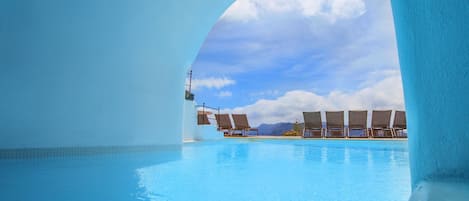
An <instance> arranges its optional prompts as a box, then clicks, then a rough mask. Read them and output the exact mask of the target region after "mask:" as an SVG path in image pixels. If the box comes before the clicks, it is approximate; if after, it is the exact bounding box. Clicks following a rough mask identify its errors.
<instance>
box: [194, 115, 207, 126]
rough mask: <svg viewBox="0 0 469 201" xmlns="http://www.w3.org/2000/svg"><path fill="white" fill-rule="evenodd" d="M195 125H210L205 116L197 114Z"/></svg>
mask: <svg viewBox="0 0 469 201" xmlns="http://www.w3.org/2000/svg"><path fill="white" fill-rule="evenodd" d="M197 125H210V121H209V120H208V116H207V114H205V113H204V114H197Z"/></svg>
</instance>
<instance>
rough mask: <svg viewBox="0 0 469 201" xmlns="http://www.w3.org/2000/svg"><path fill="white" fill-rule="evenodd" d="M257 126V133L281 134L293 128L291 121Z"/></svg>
mask: <svg viewBox="0 0 469 201" xmlns="http://www.w3.org/2000/svg"><path fill="white" fill-rule="evenodd" d="M257 128H258V129H259V135H273V136H281V135H282V133H284V132H285V131H289V130H292V129H293V123H287V122H284V123H276V124H261V125H260V126H259V127H257Z"/></svg>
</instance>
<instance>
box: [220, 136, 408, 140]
mask: <svg viewBox="0 0 469 201" xmlns="http://www.w3.org/2000/svg"><path fill="white" fill-rule="evenodd" d="M225 138H240V139H288V140H378V141H383V140H385V141H389V140H391V141H396V140H397V141H407V138H303V137H301V136H267V135H262V136H246V137H242V136H225Z"/></svg>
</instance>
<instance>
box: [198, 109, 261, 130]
mask: <svg viewBox="0 0 469 201" xmlns="http://www.w3.org/2000/svg"><path fill="white" fill-rule="evenodd" d="M231 116H232V117H233V122H234V125H235V126H234V127H233V125H232V124H231V119H230V115H229V114H215V120H216V121H217V125H218V130H220V131H223V133H224V135H229V136H232V135H241V136H247V135H248V132H250V131H255V132H256V134H257V135H259V130H258V129H257V128H253V127H251V126H250V125H249V122H248V118H247V116H246V114H232V115H231ZM197 124H199V125H209V124H210V121H209V120H208V116H207V114H206V113H202V114H198V115H197Z"/></svg>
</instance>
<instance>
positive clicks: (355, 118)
mask: <svg viewBox="0 0 469 201" xmlns="http://www.w3.org/2000/svg"><path fill="white" fill-rule="evenodd" d="M367 117H368V111H366V110H360V111H353V110H351V111H349V112H348V129H347V130H348V132H347V135H348V137H350V138H368V129H367V127H366V122H367ZM351 131H352V132H353V131H361V134H360V135H351V134H350V133H351Z"/></svg>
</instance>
